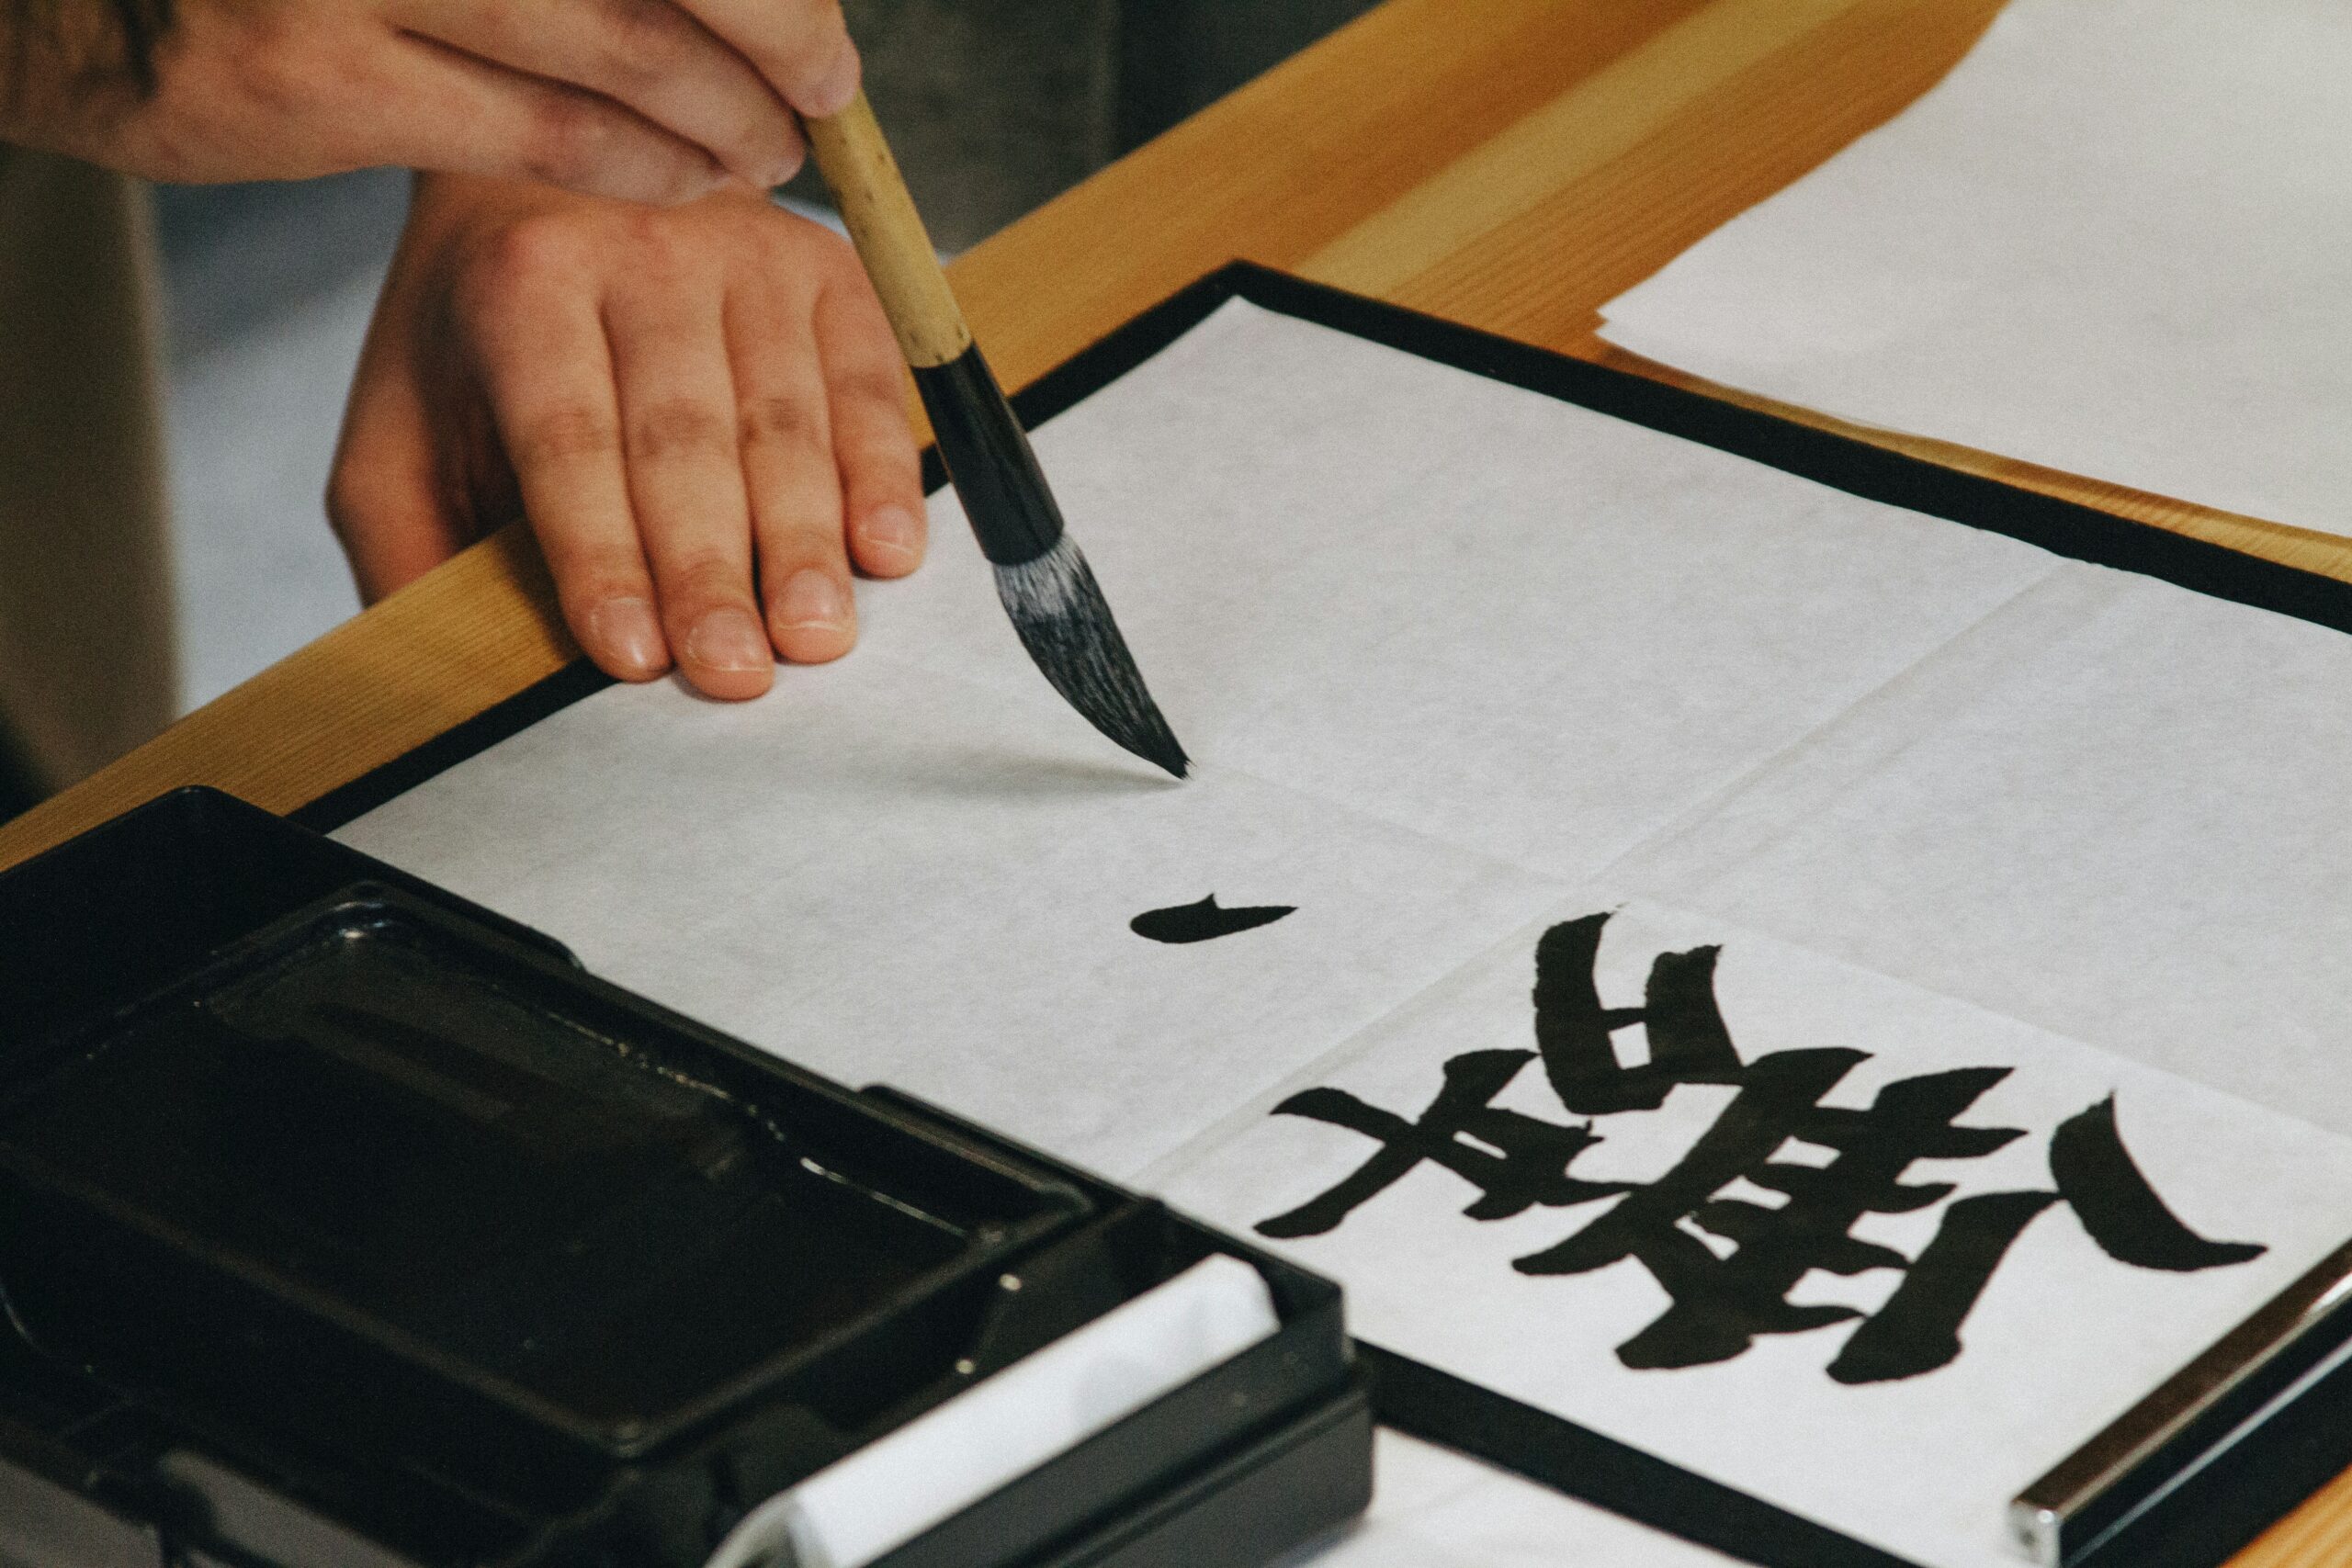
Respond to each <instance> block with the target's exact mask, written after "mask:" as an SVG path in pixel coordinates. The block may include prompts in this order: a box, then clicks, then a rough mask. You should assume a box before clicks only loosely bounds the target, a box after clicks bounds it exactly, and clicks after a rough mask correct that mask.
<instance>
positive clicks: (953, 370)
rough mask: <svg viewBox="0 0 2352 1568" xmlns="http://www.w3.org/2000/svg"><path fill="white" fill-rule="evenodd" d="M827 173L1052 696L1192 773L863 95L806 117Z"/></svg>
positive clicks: (1140, 752) (1016, 623)
mask: <svg viewBox="0 0 2352 1568" xmlns="http://www.w3.org/2000/svg"><path fill="white" fill-rule="evenodd" d="M806 123H807V125H808V128H809V150H810V151H811V152H813V153H814V154H815V156H816V162H817V168H818V170H819V172H820V173H821V174H822V175H824V176H825V184H826V185H827V186H831V189H832V193H833V199H834V201H835V202H836V203H838V204H839V206H840V208H841V211H842V220H843V221H844V222H845V223H846V224H847V225H848V226H849V232H850V238H851V239H853V240H854V241H855V242H856V243H857V254H858V255H859V256H860V257H861V258H862V259H863V260H864V261H865V270H866V273H867V274H868V276H871V277H872V278H873V279H874V290H875V292H876V294H878V295H880V296H881V298H882V309H883V310H884V311H885V313H887V314H888V316H889V318H890V327H891V330H892V331H893V332H895V333H897V334H898V338H899V348H900V349H901V350H902V351H903V352H904V353H905V355H906V356H907V364H908V366H909V367H910V368H911V369H912V370H913V371H914V377H915V389H916V390H918V391H919V392H921V393H922V406H923V408H924V410H925V412H928V413H929V414H930V415H931V428H932V433H933V435H934V436H935V437H936V438H937V440H938V442H939V456H940V457H941V458H942V459H943V460H944V462H945V463H946V465H947V477H948V478H949V479H951V480H952V481H954V483H955V486H956V497H957V499H959V500H961V501H962V502H963V503H964V514H965V516H967V518H969V519H970V520H971V525H972V532H973V534H974V535H976V536H978V539H979V541H980V553H981V554H983V555H985V556H987V557H988V558H989V563H990V564H991V565H993V566H994V567H995V569H996V591H997V597H998V598H1000V599H1001V600H1002V601H1003V602H1004V608H1005V612H1006V614H1008V615H1011V616H1012V627H1013V630H1015V631H1016V632H1018V633H1020V634H1021V641H1022V645H1023V647H1025V648H1027V649H1028V650H1029V657H1030V658H1031V659H1033V660H1036V663H1037V668H1038V669H1039V670H1041V671H1045V675H1046V680H1048V681H1050V682H1053V686H1054V690H1056V691H1057V692H1059V693H1060V694H1062V695H1063V697H1065V698H1066V699H1068V701H1069V705H1070V706H1072V707H1074V708H1076V709H1077V710H1078V711H1079V713H1080V716H1083V717H1084V718H1085V719H1086V721H1087V722H1088V723H1089V724H1091V725H1092V726H1094V728H1097V729H1099V730H1101V731H1102V732H1103V734H1104V735H1107V736H1109V737H1110V738H1111V739H1113V740H1115V741H1117V742H1118V743H1119V744H1120V745H1121V746H1124V747H1125V748H1126V749H1127V750H1130V751H1132V752H1134V753H1135V754H1136V756H1138V757H1141V758H1143V759H1144V760H1145V761H1148V762H1155V763H1157V764H1159V766H1160V767H1163V768H1165V769H1167V770H1168V771H1169V772H1170V773H1173V774H1175V775H1176V776H1177V777H1178V778H1180V779H1181V778H1182V777H1183V776H1184V769H1185V762H1186V759H1185V756H1184V749H1183V748H1182V746H1180V745H1178V744H1177V742H1176V737H1175V736H1174V734H1172V733H1171V732H1170V730H1169V728H1168V721H1167V720H1166V719H1165V718H1163V717H1161V716H1160V713H1159V706H1158V705H1155V704H1154V703H1153V702H1152V700H1151V694H1150V693H1149V692H1148V691H1147V690H1145V688H1144V683H1143V676H1142V675H1141V674H1140V673H1139V672H1138V671H1136V664H1135V660H1134V659H1133V658H1132V657H1131V656H1130V655H1129V654H1128V652H1127V645H1126V641H1125V639H1124V638H1123V637H1120V636H1119V627H1118V624H1117V623H1116V622H1115V621H1114V620H1113V619H1112V618H1111V606H1110V605H1109V604H1107V603H1105V602H1104V600H1103V590H1102V588H1101V587H1100V586H1098V585H1097V584H1096V582H1095V581H1094V573H1093V572H1092V571H1091V570H1089V569H1088V567H1087V564H1086V558H1085V557H1084V556H1083V555H1081V554H1080V553H1079V548H1078V541H1077V540H1075V539H1073V538H1071V537H1070V536H1069V534H1068V533H1067V532H1066V531H1065V530H1064V528H1063V526H1062V514H1061V510H1060V508H1058V507H1057V506H1056V505H1055V504H1054V496H1053V491H1050V490H1048V489H1047V488H1046V476H1045V473H1044V471H1043V470H1041V469H1040V468H1038V467H1037V458H1036V456H1035V454H1034V453H1033V452H1031V451H1030V449H1029V438H1028V437H1027V436H1025V435H1023V434H1022V432H1021V425H1020V423H1019V422H1018V421H1017V420H1015V419H1014V418H1013V417H1012V408H1011V407H1010V406H1009V405H1007V404H1006V402H1005V400H1004V393H1003V391H1002V390H1001V389H999V387H998V386H997V381H996V377H995V375H994V374H992V373H991V372H990V371H989V365H988V361H987V360H985V359H983V358H981V357H980V350H979V345H978V344H976V343H974V342H973V341H972V331H971V329H970V328H969V327H967V325H965V323H964V312H963V310H961V309H959V308H958V307H957V305H956V296H955V294H954V293H953V292H952V291H951V290H950V289H949V288H948V287H947V275H946V274H945V273H944V272H942V271H941V270H940V266H939V257H938V255H937V254H935V253H934V252H933V250H932V248H931V237H930V235H929V234H927V233H925V232H924V231H923V226H922V217H921V216H920V215H919V214H918V213H917V212H916V211H915V204H914V198H913V197H910V196H909V195H908V194H907V186H906V181H905V180H904V179H902V178H901V177H900V176H899V165H898V162H897V160H896V159H894V158H892V157H891V156H890V147H889V144H888V142H887V141H884V140H883V139H882V128H881V126H880V125H879V124H877V123H876V121H875V118H874V110H873V108H872V107H869V106H868V105H867V103H866V101H865V94H864V93H860V94H859V95H858V96H857V97H856V98H855V99H854V100H853V101H852V102H851V103H850V106H849V107H847V108H845V109H843V110H842V111H841V112H840V113H839V114H836V115H832V116H831V117H829V118H823V119H811V120H809V121H807V122H806Z"/></svg>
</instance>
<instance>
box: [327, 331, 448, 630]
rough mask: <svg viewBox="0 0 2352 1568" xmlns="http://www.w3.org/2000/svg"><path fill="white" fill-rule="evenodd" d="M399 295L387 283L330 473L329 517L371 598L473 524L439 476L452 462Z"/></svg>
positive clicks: (426, 566) (431, 559)
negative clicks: (412, 342) (426, 387)
mask: <svg viewBox="0 0 2352 1568" xmlns="http://www.w3.org/2000/svg"><path fill="white" fill-rule="evenodd" d="M399 294H400V290H399V289H398V288H397V286H396V285H395V286H390V287H388V288H387V291H386V294H385V297H384V300H383V301H382V303H380V304H379V306H378V308H377V313H376V320H375V321H374V322H373V324H371V325H370V327H369V328H368V344H367V346H366V348H364V349H363V350H362V351H361V353H360V356H359V367H358V370H357V371H356V374H355V375H354V376H353V378H352V383H351V401H350V403H349V404H348V405H347V406H346V407H345V411H344V417H343V434H342V436H341V438H340V439H339V440H338V441H337V442H336V444H335V454H334V468H333V469H332V470H331V471H330V473H329V475H328V479H327V494H326V508H327V521H328V523H329V524H330V525H332V526H333V527H334V532H335V536H336V538H338V539H339V540H341V541H342V544H343V550H344V554H345V557H346V558H349V560H350V562H351V575H352V577H353V578H354V579H355V580H356V581H357V583H358V586H359V597H360V601H361V602H362V603H363V604H374V603H376V601H378V600H379V599H381V598H383V597H384V596H385V595H386V594H388V593H391V592H395V591H396V590H398V589H401V588H404V587H406V586H407V585H408V584H409V583H411V582H413V581H415V580H416V579H417V578H420V577H422V576H424V574H425V573H426V572H428V571H430V570H433V569H434V568H435V567H436V566H438V565H440V564H441V563H442V562H443V561H445V560H447V559H448V558H450V557H451V556H453V555H455V554H457V553H458V551H459V550H460V549H463V548H464V547H466V546H467V545H468V544H470V543H471V542H472V540H473V537H474V535H475V534H476V533H477V532H478V530H477V529H476V528H475V527H474V525H473V518H472V515H471V513H472V509H471V508H470V507H467V506H463V505H462V504H461V502H460V498H458V497H457V496H454V495H453V494H452V493H451V490H450V487H449V486H448V485H447V483H446V482H444V476H446V475H447V474H449V473H450V472H452V471H453V470H454V469H455V468H456V465H455V464H453V463H452V462H451V461H450V460H449V455H448V454H447V453H445V452H443V451H442V450H441V447H442V445H443V441H442V439H441V437H440V434H439V433H440V431H441V429H442V428H443V425H444V423H445V422H443V421H439V420H436V419H435V417H434V413H433V408H432V405H431V403H430V401H429V400H428V399H427V396H426V390H425V388H424V384H423V381H422V378H421V374H420V362H421V359H422V357H423V356H421V355H417V354H415V353H413V352H412V351H411V345H410V344H409V342H408V341H407V340H408V339H409V338H410V337H411V335H412V334H411V333H410V332H409V330H408V323H407V322H405V321H403V320H401V316H402V314H403V312H402V311H401V310H400V305H401V300H400V299H399ZM443 395H445V396H447V395H448V393H447V391H446V390H445V391H444V394H443ZM447 423H455V422H447Z"/></svg>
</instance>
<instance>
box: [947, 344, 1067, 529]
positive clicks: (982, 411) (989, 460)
mask: <svg viewBox="0 0 2352 1568" xmlns="http://www.w3.org/2000/svg"><path fill="white" fill-rule="evenodd" d="M914 375H915V389H916V390H917V391H919V392H921V393H922V406H923V410H924V412H927V413H929V414H930V415H931V429H932V434H933V437H934V438H935V439H936V440H937V441H938V443H939V456H940V460H941V461H942V462H944V464H945V465H946V467H947V477H948V479H950V480H952V481H953V482H954V484H955V486H956V498H957V499H958V500H960V501H962V502H963V503H964V515H965V516H967V517H968V518H970V519H971V522H972V533H973V535H974V536H976V537H977V538H978V540H979V541H980V553H981V554H982V555H984V556H986V557H988V558H989V559H990V560H992V561H994V562H995V563H996V564H997V565H999V566H1019V565H1020V564H1021V563H1022V562H1023V561H1032V560H1035V559H1036V558H1038V557H1039V556H1042V555H1044V554H1045V553H1046V551H1047V550H1050V549H1052V548H1053V547H1055V546H1056V545H1057V544H1059V543H1061V537H1062V514H1061V509H1060V508H1059V507H1057V506H1056V505H1055V504H1054V492H1053V491H1050V490H1048V489H1046V475H1045V471H1044V470H1043V469H1041V468H1038V467H1037V457H1036V454H1035V453H1034V452H1032V451H1030V450H1029V437H1028V436H1026V435H1024V434H1022V431H1021V423H1020V422H1019V421H1018V420H1016V419H1014V418H1013V417H1012V405H1010V404H1009V403H1007V402H1006V401H1005V400H1004V393H1003V391H1002V390H1001V389H1000V388H999V387H998V386H997V384H996V377H995V375H994V374H993V373H991V372H990V371H989V362H988V361H987V360H985V359H983V358H981V357H980V346H979V344H973V345H972V346H971V347H969V348H967V349H966V350H965V351H964V352H963V353H961V354H959V355H956V357H955V358H953V359H951V360H949V361H948V362H947V363H946V364H944V365H929V366H918V367H916V368H915V373H914Z"/></svg>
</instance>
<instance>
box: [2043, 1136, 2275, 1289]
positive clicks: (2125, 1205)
mask: <svg viewBox="0 0 2352 1568" xmlns="http://www.w3.org/2000/svg"><path fill="white" fill-rule="evenodd" d="M2050 1175H2051V1177H2052V1179H2053V1180H2054V1181H2056V1182H2057V1184H2058V1190H2059V1192H2060V1194H2061V1195H2063V1196H2064V1198H2065V1200H2066V1201H2067V1202H2069V1203H2071V1204H2072V1205H2074V1209H2075V1218H2076V1219H2078V1220H2080V1221H2082V1222H2083V1229H2085V1230H2086V1231H2088V1232H2089V1233H2090V1236H2091V1239H2092V1240H2093V1241H2095V1242H2097V1243H2098V1245H2099V1250H2100V1251H2102V1252H2104V1253H2106V1254H2107V1255H2108V1256H2109V1258H2114V1259H2115V1260H2116V1261H2117V1262H2119V1263H2129V1264H2131V1266H2132V1267H2133V1268H2135V1269H2164V1270H2165V1271H2166V1272H2168V1273H2174V1274H2193V1273H2195V1272H2196V1271H2197V1270H2199V1269H2221V1268H2225V1267H2227V1266H2228V1265H2230V1264H2233V1263H2244V1262H2245V1261H2247V1260H2248V1259H2249V1258H2259V1257H2261V1256H2262V1254H2263V1252H2264V1251H2265V1250H2266V1249H2265V1248H2263V1247H2258V1246H2256V1244H2255V1243H2253V1242H2250V1241H2207V1240H2206V1239H2205V1238H2204V1237H2203V1236H2201V1235H2198V1234H2197V1233H2196V1232H2195V1231H2193V1230H2190V1229H2189V1228H2188V1226H2187V1225H2185V1224H2181V1223H2180V1221H2179V1220H2178V1219H2177V1218H2176V1217H2175V1216H2174V1214H2173V1212H2172V1211H2171V1210H2170V1209H2168V1208H2166V1207H2165V1201H2164V1200H2163V1199H2162V1198H2159V1197H2157V1196H2156V1190H2155V1189H2154V1188H2153V1187H2151V1186H2149V1185H2148V1179H2147V1178H2146V1177H2144V1176H2143V1175H2141V1174H2140V1168H2139V1166H2137V1165H2136V1164H2134V1163H2133V1162H2132V1159H2131V1150H2129V1149H2127V1148H2125V1147H2124V1146H2123V1134H2121V1133H2120V1132H2118V1131H2117V1130H2116V1126H2115V1097H2114V1096H2113V1095H2111V1094H2110V1095H2109V1096H2108V1097H2107V1098H2106V1099H2105V1100H2100V1101H2099V1102H2098V1104H2097V1105H2094V1106H2092V1107H2091V1108H2090V1109H2089V1110H2087V1111H2077V1112H2076V1113H2075V1115H2073V1116H2070V1117H2068V1118H2067V1119H2066V1120H2065V1121H2064V1122H2062V1123H2060V1124H2059V1128H2058V1131H2057V1132H2055V1133H2053V1134H2051V1137H2050Z"/></svg>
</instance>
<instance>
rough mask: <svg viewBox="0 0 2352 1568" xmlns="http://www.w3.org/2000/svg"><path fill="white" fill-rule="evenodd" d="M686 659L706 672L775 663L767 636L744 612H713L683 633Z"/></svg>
mask: <svg viewBox="0 0 2352 1568" xmlns="http://www.w3.org/2000/svg"><path fill="white" fill-rule="evenodd" d="M686 657H687V658H689V659H691V660H694V661H695V663H696V664H699V665H701V666H703V667H704V668H705V669H707V670H764V669H766V668H767V667H768V666H769V665H770V664H773V663H774V662H775V654H774V653H773V652H771V651H770V650H769V648H768V637H767V633H765V632H763V631H762V630H761V629H760V623H759V622H758V621H756V620H754V619H753V618H752V615H751V614H750V613H749V612H747V611H743V610H732V609H729V610H713V611H712V612H711V613H710V614H709V615H705V616H704V617H703V618H702V619H701V620H699V621H696V622H695V628H694V630H692V631H690V632H688V633H687V634H686Z"/></svg>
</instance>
